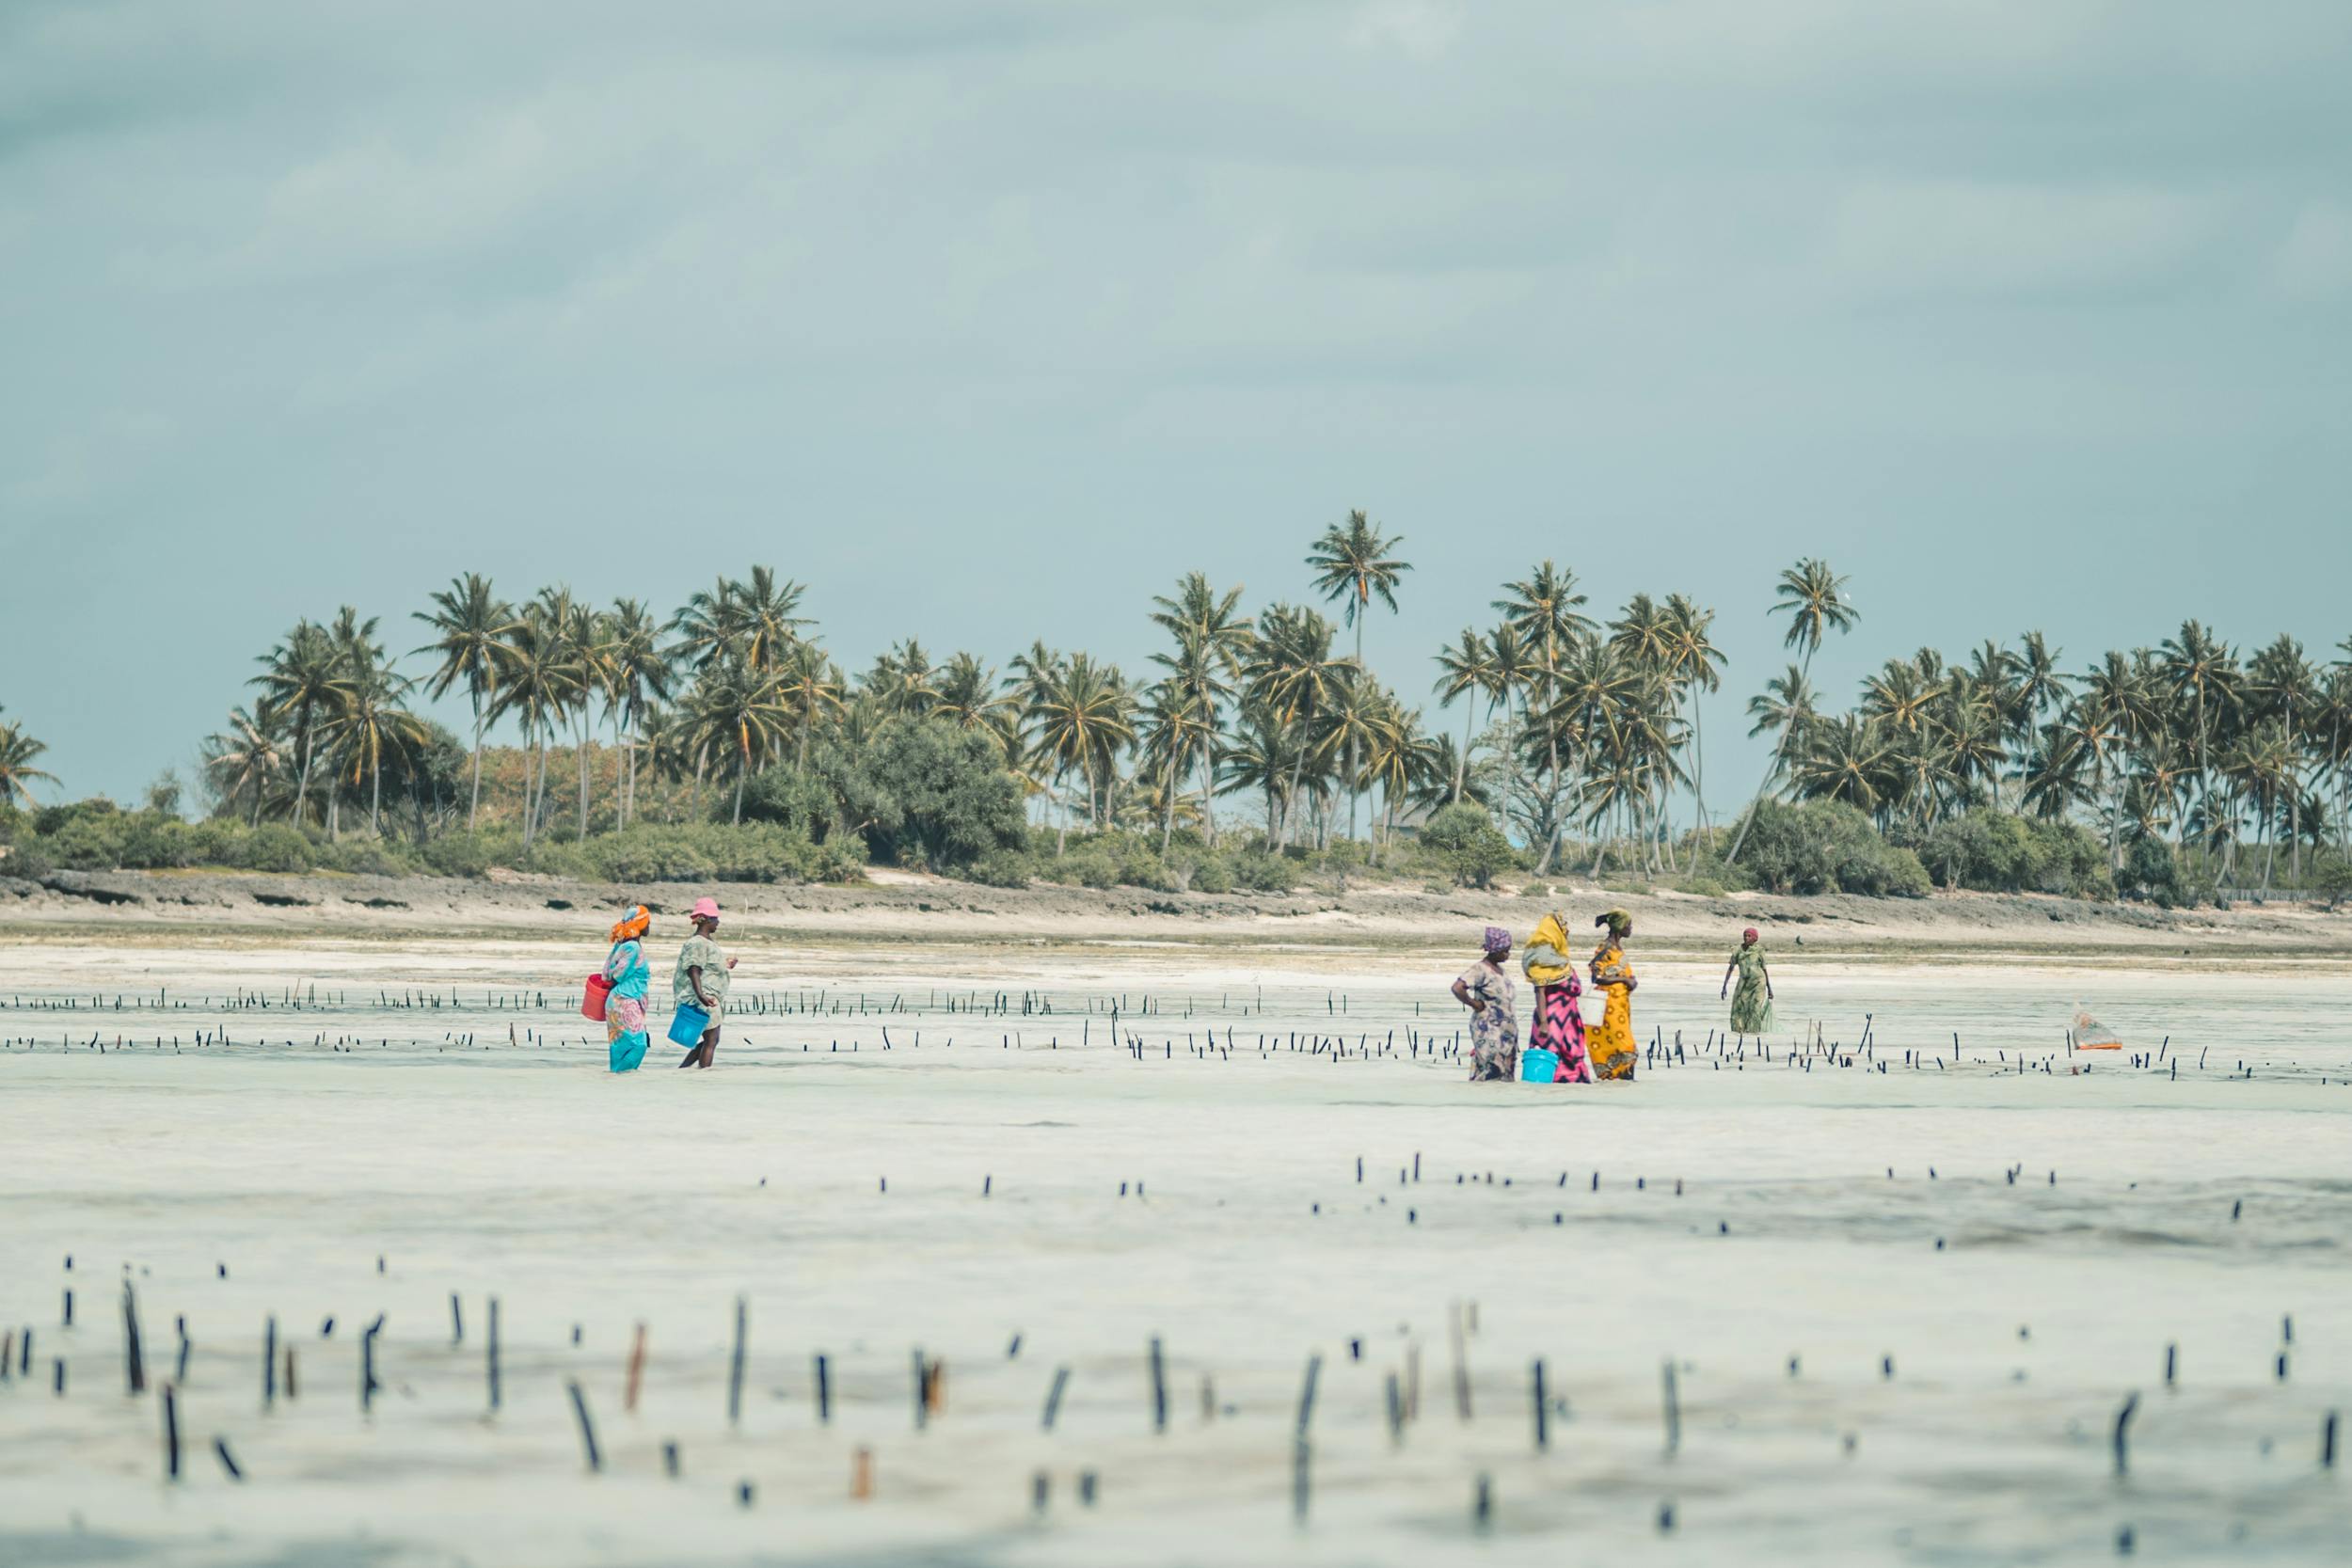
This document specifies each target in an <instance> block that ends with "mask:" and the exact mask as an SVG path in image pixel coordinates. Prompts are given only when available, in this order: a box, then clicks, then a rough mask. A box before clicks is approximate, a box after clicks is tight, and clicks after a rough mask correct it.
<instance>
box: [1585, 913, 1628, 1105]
mask: <svg viewBox="0 0 2352 1568" xmlns="http://www.w3.org/2000/svg"><path fill="white" fill-rule="evenodd" d="M1593 924H1594V925H1596V926H1603V927H1608V934H1607V935H1606V936H1604V937H1602V938H1601V940H1600V945H1599V946H1598V947H1597V948H1595V949H1594V950H1593V967H1592V970H1591V974H1592V976H1593V984H1594V985H1595V986H1597V987H1598V988H1599V989H1600V990H1601V993H1602V995H1603V996H1604V997H1605V998H1606V999H1607V1000H1606V1002H1605V1003H1604V1004H1603V1006H1602V1008H1601V1018H1600V1027H1599V1028H1597V1029H1595V1030H1592V1031H1590V1032H1589V1033H1588V1034H1587V1035H1586V1036H1585V1038H1584V1049H1585V1051H1586V1053H1588V1054H1590V1056H1591V1057H1592V1061H1593V1076H1594V1077H1595V1078H1631V1077H1632V1076H1633V1063H1634V1059H1635V1050H1634V1045H1633V992H1634V990H1635V988H1636V987H1638V986H1639V985H1640V984H1641V982H1640V981H1638V980H1636V979H1635V978H1634V977H1633V966H1632V965H1631V964H1629V963H1628V962H1626V957H1625V939H1626V938H1628V937H1629V936H1631V935H1632V934H1633V917H1632V916H1631V915H1629V914H1628V913H1626V912H1625V911H1623V910H1611V911H1609V912H1608V913H1607V914H1604V915H1602V916H1600V917H1599V918H1598V919H1597V920H1595V921H1594V922H1593Z"/></svg>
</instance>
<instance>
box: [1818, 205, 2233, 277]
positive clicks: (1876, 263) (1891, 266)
mask: <svg viewBox="0 0 2352 1568" xmlns="http://www.w3.org/2000/svg"><path fill="white" fill-rule="evenodd" d="M2220 216H2221V213H2220V209H2219V207H2218V205H2217V203H2215V202H2213V201H2210V200H2207V199H2205V198H2201V197H2199V196H2197V195H2195V194H2192V193H2187V192H2181V191H2169V190H2161V189H2152V188H2144V187H2143V188H2131V187H2122V188H2118V187H2112V186H2106V185H2101V184H2081V185H2076V184H2061V183H2058V182H2042V183H2032V184H2026V183H2016V182H1982V181H1933V182H1906V183H1896V182H1883V181H1872V182H1867V183H1864V184H1861V185H1858V186H1856V187H1854V188H1853V189H1852V190H1851V191H1849V192H1848V193H1846V194H1845V195H1844V196H1843V197H1842V198H1839V199H1838V201H1837V203H1836V209H1835V211H1834V212H1833V214H1831V217H1830V221H1829V224H1828V230H1827V234H1826V236H1825V250H1826V255H1825V257H1824V260H1825V261H1826V262H1827V264H1828V265H1829V266H1830V267H1831V268H1832V269H1834V271H1835V272H1836V275H1837V277H1838V279H1839V280H1840V281H1841V282H1842V283H1843V284H1844V285H1846V286H1849V287H1857V288H1862V289H1867V290H1869V291H1872V292H1875V293H1899V294H1913V295H1917V294H1948V295H1960V296H2003V295H2041V294H2048V293H2059V292H2075V291H2081V290H2085V289H2093V288H2108V289H2115V288H2125V289H2133V288H2137V287H2138V286H2140V285H2143V284H2146V283H2148V282H2149V281H2151V280H2153V279H2161V278H2164V277H2169V276H2174V275H2177V274H2178V273H2179V272H2180V271H2181V270H2182V269H2183V268H2184V267H2185V266H2186V265H2188V264H2189V263H2191V262H2193V261H2195V260H2196V259H2197V258H2198V257H2199V255H2200V254H2201V251H2203V250H2204V248H2205V247H2206V246H2207V245H2209V243H2210V242H2211V241H2212V239H2213V238H2214V237H2215V235H2216V232H2217V227H2218V224H2219V220H2220Z"/></svg>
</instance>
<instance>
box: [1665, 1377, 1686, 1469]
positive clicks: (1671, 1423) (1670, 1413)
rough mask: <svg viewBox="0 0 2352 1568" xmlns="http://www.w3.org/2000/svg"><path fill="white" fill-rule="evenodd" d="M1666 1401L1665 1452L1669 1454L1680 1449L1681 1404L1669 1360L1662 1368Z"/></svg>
mask: <svg viewBox="0 0 2352 1568" xmlns="http://www.w3.org/2000/svg"><path fill="white" fill-rule="evenodd" d="M1664 1381H1665V1401H1666V1451H1667V1452H1668V1453H1669V1454H1672V1453H1676V1452H1677V1451H1679V1450H1680V1449H1681V1448H1682V1402H1681V1400H1680V1399H1679V1398H1678V1397H1677V1394H1676V1390H1675V1364H1674V1362H1673V1361H1672V1360H1671V1359H1669V1360H1668V1361H1667V1362H1666V1363H1665V1366H1664Z"/></svg>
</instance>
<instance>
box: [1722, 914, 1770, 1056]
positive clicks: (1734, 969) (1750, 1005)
mask: <svg viewBox="0 0 2352 1568" xmlns="http://www.w3.org/2000/svg"><path fill="white" fill-rule="evenodd" d="M1733 974H1738V975H1739V976H1740V992H1739V994H1738V995H1736V996H1734V997H1732V999H1731V1032H1732V1033H1733V1034H1735V1035H1763V1034H1769V1033H1771V1031H1772V971H1771V970H1769V969H1767V968H1765V967H1764V943H1763V942H1761V941H1760V940H1758V939H1757V937H1756V927H1753V926H1751V927H1748V928H1747V929H1746V930H1744V931H1742V932H1740V950H1739V951H1738V952H1737V953H1734V954H1733V955H1732V956H1731V962H1729V963H1728V964H1725V965H1724V988H1723V990H1721V991H1718V992H1716V997H1717V999H1718V1000H1721V999H1722V997H1723V996H1724V994H1725V993H1727V992H1728V991H1730V990H1731V977H1732V975H1733Z"/></svg>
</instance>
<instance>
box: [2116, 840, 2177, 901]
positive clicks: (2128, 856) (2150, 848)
mask: <svg viewBox="0 0 2352 1568" xmlns="http://www.w3.org/2000/svg"><path fill="white" fill-rule="evenodd" d="M2116 881H2117V884H2118V886H2119V887H2120V888H2121V890H2122V893H2123V895H2124V896H2126V897H2130V898H2144V899H2146V900H2147V901H2148V902H2149V903H2151V904H2153V905H2155V906H2156V908H2158V909H2160V910H2174V909H2179V908H2180V907H2181V906H2183V905H2184V904H2188V903H2191V902H2194V899H2193V898H2192V896H2191V895H2190V894H2189V891H2188V888H2187V886H2186V885H2185V883H2184V882H2183V881H2182V879H2181V863H2180V862H2179V861H2178V860H2177V859H2175V858H2174V857H2173V854H2172V850H2171V848H2170V847H2169V846H2168V845H2167V844H2166V843H2165V842H2164V841H2163V840H2162V839H2159V838H2140V839H2136V840H2134V841H2133V843H2132V847H2130V848H2128V849H2126V850H2124V851H2123V870H2122V875H2120V876H2119V877H2118V878H2117V879H2116Z"/></svg>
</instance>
